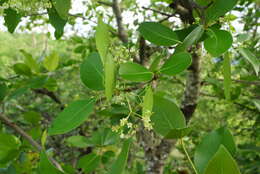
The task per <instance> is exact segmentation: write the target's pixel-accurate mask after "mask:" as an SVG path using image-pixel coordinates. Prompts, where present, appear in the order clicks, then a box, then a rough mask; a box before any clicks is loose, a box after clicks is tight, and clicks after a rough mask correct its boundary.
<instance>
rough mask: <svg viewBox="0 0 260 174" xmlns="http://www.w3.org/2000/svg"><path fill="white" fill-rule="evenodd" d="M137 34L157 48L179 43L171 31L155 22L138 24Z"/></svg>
mask: <svg viewBox="0 0 260 174" xmlns="http://www.w3.org/2000/svg"><path fill="white" fill-rule="evenodd" d="M139 32H140V34H141V35H142V36H143V37H144V38H145V39H146V40H148V41H150V42H151V43H153V44H155V45H158V46H171V45H174V44H176V43H181V42H180V41H179V40H178V36H177V34H176V33H175V32H174V31H173V30H171V29H170V28H168V27H166V26H164V25H162V24H160V23H157V22H144V23H142V24H140V26H139Z"/></svg>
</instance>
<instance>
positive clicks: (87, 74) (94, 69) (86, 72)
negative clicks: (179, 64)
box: [80, 53, 104, 90]
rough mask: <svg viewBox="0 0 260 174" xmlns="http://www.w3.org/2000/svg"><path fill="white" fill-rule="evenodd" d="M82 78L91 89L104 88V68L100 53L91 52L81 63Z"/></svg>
mask: <svg viewBox="0 0 260 174" xmlns="http://www.w3.org/2000/svg"><path fill="white" fill-rule="evenodd" d="M80 78H81V81H82V82H83V83H84V84H85V85H86V86H87V87H88V88H90V89H93V90H103V89H104V68H103V64H102V61H101V58H100V56H99V54H98V53H91V54H90V55H89V56H88V57H87V58H86V59H85V60H84V62H83V63H82V64H81V65H80Z"/></svg>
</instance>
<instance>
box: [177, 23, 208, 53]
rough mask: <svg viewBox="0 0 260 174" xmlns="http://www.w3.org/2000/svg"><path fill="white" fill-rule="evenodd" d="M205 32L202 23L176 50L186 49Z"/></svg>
mask: <svg viewBox="0 0 260 174" xmlns="http://www.w3.org/2000/svg"><path fill="white" fill-rule="evenodd" d="M203 33H204V28H203V26H202V25H199V26H197V27H196V28H195V29H194V30H192V32H190V33H189V34H188V35H187V36H186V37H185V39H184V40H183V42H182V43H181V44H180V45H179V46H178V47H177V48H176V50H175V52H176V53H177V52H180V51H185V50H186V49H187V48H189V47H190V46H191V45H193V44H194V43H196V42H198V41H199V39H200V38H201V36H202V35H203Z"/></svg>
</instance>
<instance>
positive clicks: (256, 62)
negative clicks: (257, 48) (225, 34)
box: [238, 48, 260, 76]
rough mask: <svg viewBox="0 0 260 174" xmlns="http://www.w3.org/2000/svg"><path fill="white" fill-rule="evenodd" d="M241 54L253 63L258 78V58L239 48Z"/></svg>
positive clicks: (245, 49)
mask: <svg viewBox="0 0 260 174" xmlns="http://www.w3.org/2000/svg"><path fill="white" fill-rule="evenodd" d="M238 50H239V52H240V53H241V54H242V56H244V58H245V59H246V60H247V61H248V62H249V63H251V65H252V66H253V68H254V70H255V73H256V75H257V76H258V73H259V67H260V61H259V59H257V58H256V56H255V55H254V54H253V53H252V52H251V51H250V50H249V49H247V48H239V49H238Z"/></svg>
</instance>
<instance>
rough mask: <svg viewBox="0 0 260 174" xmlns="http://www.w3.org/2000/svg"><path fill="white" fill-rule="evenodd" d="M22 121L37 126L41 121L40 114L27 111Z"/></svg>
mask: <svg viewBox="0 0 260 174" xmlns="http://www.w3.org/2000/svg"><path fill="white" fill-rule="evenodd" d="M23 117H24V120H25V121H27V122H28V123H31V124H32V125H38V124H39V122H40V121H41V114H39V113H38V112H34V111H29V112H26V113H24V114H23Z"/></svg>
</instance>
